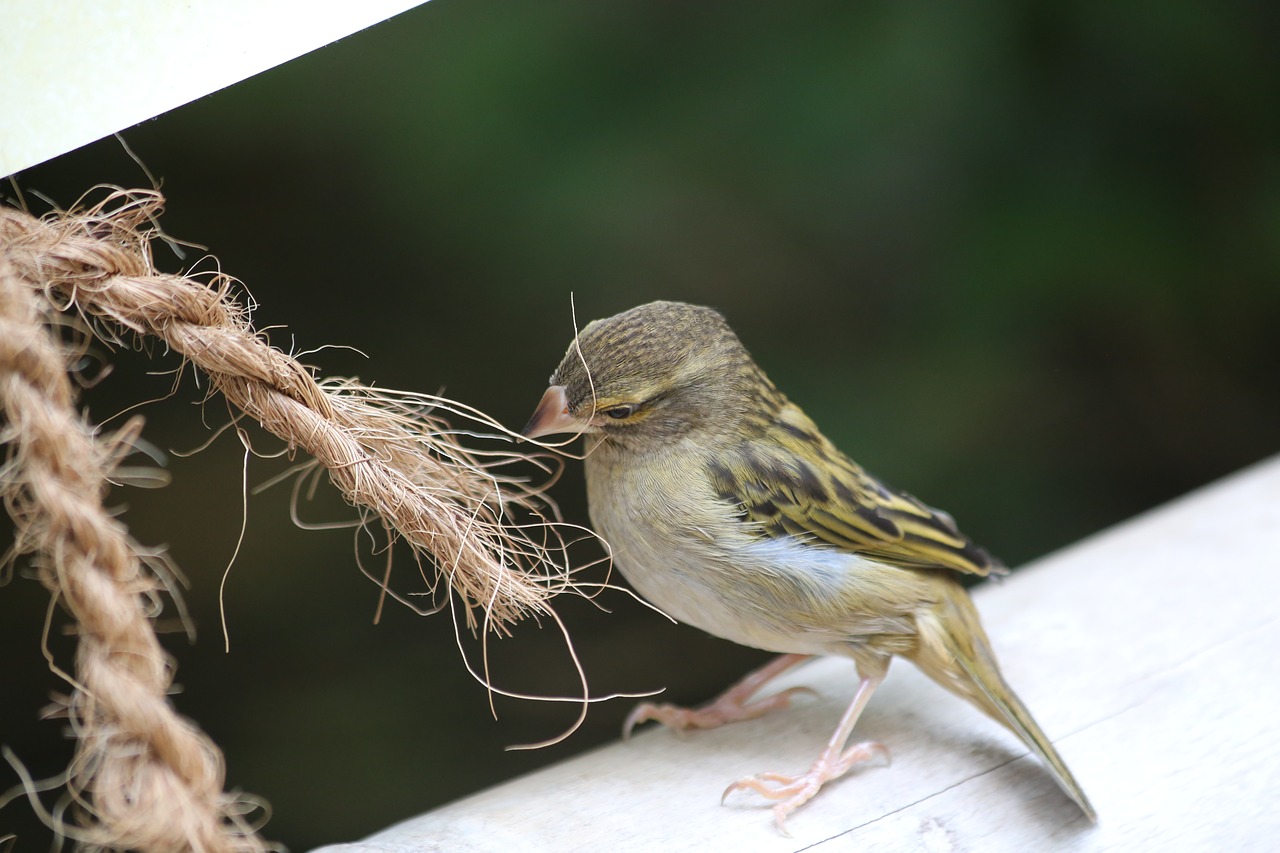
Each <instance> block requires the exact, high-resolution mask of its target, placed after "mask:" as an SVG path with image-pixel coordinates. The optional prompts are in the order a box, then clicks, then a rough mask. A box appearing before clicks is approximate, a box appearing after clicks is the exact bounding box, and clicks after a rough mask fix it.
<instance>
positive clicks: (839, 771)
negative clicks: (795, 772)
mask: <svg viewBox="0 0 1280 853" xmlns="http://www.w3.org/2000/svg"><path fill="white" fill-rule="evenodd" d="M876 757H879V758H882V759H884V762H885V763H886V764H888V762H889V750H888V748H887V747H885V745H884V744H882V743H876V742H875V741H865V742H863V743H858V744H854V745H853V746H851V747H849V748H848V749H846V750H844V752H836V751H834V750H830V749H828V750H824V751H823V753H822V755H821V756H819V757H818V760H817V761H815V762H814V763H813V766H812V767H810V768H809V770H808V772H806V773H804V774H802V775H800V776H787V775H785V774H782V773H757V774H756V775H754V776H748V777H746V778H744V779H739V780H738V781H737V782H734V783H733V784H732V785H730V786H729V787H728V788H725V789H724V795H723V796H722V797H721V798H720V799H721V802H723V801H724V799H725V798H727V797H728V796H729V795H730V794H732V793H733V792H734V791H740V790H743V789H746V788H750V789H751V790H752V791H755V792H756V793H757V794H760V795H761V796H762V797H765V798H766V799H770V800H780V802H779V803H778V804H777V805H775V806H774V807H773V819H774V822H775V823H776V824H777V825H778V831H779V832H781V833H782V834H783V835H787V834H788V833H787V826H786V824H787V817H788V815H790V814H791V813H792V812H793V811H795V810H796V809H798V808H800V807H801V806H802V805H804V804H805V803H807V802H809V800H811V799H813V797H814V795H815V794H817V793H818V791H819V790H821V789H822V786H823V785H824V784H825V783H827V782H830V781H831V780H832V779H839V778H840V777H841V776H843V775H844V774H845V773H848V772H849V770H851V769H852V768H853V767H854V766H856V765H858V764H861V763H863V762H864V761H869V760H870V759H872V758H876Z"/></svg>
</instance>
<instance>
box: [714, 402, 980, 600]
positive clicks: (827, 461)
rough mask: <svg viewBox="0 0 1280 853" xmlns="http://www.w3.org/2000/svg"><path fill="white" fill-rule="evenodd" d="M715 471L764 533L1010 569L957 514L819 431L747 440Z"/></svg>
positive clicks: (907, 558)
mask: <svg viewBox="0 0 1280 853" xmlns="http://www.w3.org/2000/svg"><path fill="white" fill-rule="evenodd" d="M806 420H807V419H806ZM806 438H808V437H806ZM709 473H710V476H711V479H712V482H713V483H714V485H715V488H716V491H717V492H718V494H719V496H720V497H721V498H723V499H724V500H726V501H729V502H731V503H733V504H735V505H737V506H739V507H740V511H741V512H743V513H744V515H745V517H746V518H747V519H748V520H750V521H753V522H755V523H756V524H758V526H759V530H760V533H761V535H764V536H772V537H782V536H795V537H799V538H802V539H807V540H810V541H814V542H819V543H825V544H828V545H833V546H835V547H838V548H842V549H845V550H847V551H851V552H854V553H857V554H861V555H864V556H867V557H872V558H874V559H876V560H881V561H883V562H886V563H892V564H895V565H900V566H907V567H912V568H945V569H952V570H955V571H958V572H963V573H965V574H972V575H981V576H985V575H988V574H992V573H997V574H1003V573H1004V571H1005V569H1004V566H1003V564H1001V563H1000V561H999V560H997V559H996V558H994V557H992V556H991V555H990V554H988V553H987V552H986V551H985V550H984V549H982V548H980V547H978V546H977V545H975V544H974V543H973V542H972V541H971V540H970V539H969V538H968V537H967V536H965V535H964V534H963V533H961V532H960V530H959V529H958V528H957V527H956V523H955V521H954V520H953V519H952V518H951V516H950V515H948V514H947V513H945V512H943V511H941V510H937V509H933V508H932V507H929V506H926V505H925V504H923V503H921V502H920V501H918V500H916V499H915V498H913V497H912V496H911V495H909V494H906V493H905V492H899V491H895V490H893V489H890V488H889V487H887V486H885V485H884V484H883V483H881V482H880V481H879V480H877V479H876V478H875V477H873V476H871V475H870V474H868V473H867V472H866V471H864V470H863V469H862V468H861V467H859V466H858V465H857V463H855V462H853V460H851V459H849V458H848V457H847V456H844V455H843V454H841V453H840V452H839V451H838V450H836V448H835V447H834V446H833V445H832V444H831V443H830V442H829V441H827V440H826V439H825V438H823V437H822V436H821V435H820V434H817V432H816V430H814V436H813V440H806V441H799V442H792V441H770V440H760V441H748V442H743V443H742V444H740V445H738V446H737V447H736V448H733V449H729V450H727V452H724V453H722V454H721V455H720V456H719V457H718V459H717V460H716V461H715V462H714V463H712V464H711V466H710V470H709Z"/></svg>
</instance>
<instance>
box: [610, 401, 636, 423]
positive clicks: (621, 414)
mask: <svg viewBox="0 0 1280 853" xmlns="http://www.w3.org/2000/svg"><path fill="white" fill-rule="evenodd" d="M635 410H636V407H635V406H632V405H630V404H628V405H625V406H610V407H609V408H607V409H605V410H604V413H605V415H607V416H608V417H610V418H613V419H614V420H615V421H620V420H622V419H623V418H629V417H631V415H632V413H633V412H635Z"/></svg>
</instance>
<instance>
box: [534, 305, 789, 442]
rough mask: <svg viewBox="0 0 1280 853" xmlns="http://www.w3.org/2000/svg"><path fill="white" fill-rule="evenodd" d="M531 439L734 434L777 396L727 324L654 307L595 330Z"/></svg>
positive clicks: (575, 349) (556, 383)
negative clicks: (732, 429)
mask: <svg viewBox="0 0 1280 853" xmlns="http://www.w3.org/2000/svg"><path fill="white" fill-rule="evenodd" d="M550 385H551V387H550V388H548V389H547V391H546V393H545V394H543V397H542V401H541V402H540V403H539V404H538V408H537V410H536V411H535V412H534V413H533V417H532V418H531V419H530V421H529V424H528V425H527V426H526V427H525V428H524V435H525V436H526V437H528V438H540V437H542V436H547V435H553V434H556V433H573V432H592V433H603V434H604V435H605V437H606V438H611V439H616V440H618V441H619V442H620V443H625V444H638V443H643V442H645V441H651V440H671V439H673V438H676V437H678V436H680V435H683V434H685V433H687V432H689V431H690V430H692V429H699V428H704V429H705V428H712V427H718V428H723V427H725V426H727V425H731V424H732V423H734V422H735V420H736V419H738V418H739V417H740V416H741V415H742V413H743V412H745V411H749V410H750V408H751V404H752V402H753V401H756V402H755V405H756V406H757V407H758V406H759V402H758V400H759V399H760V397H761V395H762V394H763V393H765V392H771V393H772V394H775V395H776V391H773V388H772V385H770V384H769V382H768V380H767V379H765V377H764V375H763V374H762V373H761V372H760V370H759V368H757V367H756V366H755V363H754V362H752V360H751V356H750V355H748V353H747V351H746V349H745V348H744V347H743V346H742V344H741V342H740V341H739V340H738V337H737V335H735V334H734V333H733V330H732V329H730V328H729V325H728V324H727V323H726V322H725V320H724V318H723V317H722V316H720V314H719V313H718V312H716V311H714V310H712V309H710V308H701V307H698V306H696V305H686V304H685V303H682V302H650V303H649V304H647V305H641V306H640V307H638V308H632V309H631V310H630V311H624V312H623V313H621V314H617V315H615V316H613V317H609V318H606V319H604V320H596V321H594V322H592V323H590V324H589V325H588V326H587V327H586V328H584V329H583V330H582V332H581V333H580V334H579V335H578V337H577V338H576V339H575V340H574V341H573V343H572V344H570V346H569V350H568V352H566V353H565V356H564V359H563V360H562V361H561V362H560V366H559V367H557V368H556V371H555V373H553V374H552V375H551V382H550Z"/></svg>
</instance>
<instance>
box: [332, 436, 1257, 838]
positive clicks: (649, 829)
mask: <svg viewBox="0 0 1280 853" xmlns="http://www.w3.org/2000/svg"><path fill="white" fill-rule="evenodd" d="M976 598H977V601H978V606H979V609H980V610H981V611H982V614H983V617H984V621H985V623H986V625H987V629H988V631H989V633H990V634H991V637H992V641H993V642H994V643H995V646H996V650H997V652H998V653H999V655H1000V657H1001V660H1002V662H1003V666H1004V671H1005V674H1006V676H1007V677H1008V679H1009V681H1010V682H1011V683H1012V684H1013V685H1014V687H1015V689H1016V690H1017V691H1018V692H1019V694H1020V695H1021V696H1022V697H1023V699H1024V700H1025V701H1026V702H1027V704H1028V705H1029V706H1030V707H1031V709H1032V711H1033V712H1034V713H1035V715H1036V717H1037V719H1039V721H1040V723H1041V725H1042V726H1043V727H1044V729H1045V731H1047V732H1048V733H1049V736H1050V737H1051V738H1052V739H1053V740H1054V742H1055V743H1056V744H1057V745H1058V748H1059V749H1060V751H1061V752H1062V754H1063V756H1064V758H1065V759H1066V761H1067V763H1068V764H1069V765H1070V767H1071V768H1072V770H1073V771H1074V772H1075V774H1076V776H1077V778H1078V779H1079V780H1080V782H1081V784H1082V785H1083V786H1084V789H1085V791H1086V792H1087V793H1088V795H1089V797H1090V798H1091V799H1092V800H1093V803H1094V805H1095V806H1096V807H1097V809H1098V813H1099V815H1100V823H1099V825H1098V826H1096V827H1093V826H1090V825H1089V824H1088V823H1087V822H1086V821H1085V820H1084V819H1083V818H1082V817H1081V816H1080V814H1079V812H1078V810H1077V809H1076V807H1075V805H1073V804H1072V803H1071V802H1070V801H1069V800H1068V799H1067V798H1066V796H1064V795H1063V794H1061V793H1059V791H1058V790H1057V788H1056V787H1055V786H1054V784H1053V782H1052V781H1051V780H1050V778H1049V776H1048V774H1047V773H1046V772H1045V771H1044V770H1043V769H1042V768H1041V767H1040V766H1039V764H1037V763H1036V761H1035V760H1034V759H1033V758H1031V757H1030V756H1028V755H1027V753H1026V750H1025V749H1023V748H1022V747H1021V746H1020V745H1019V744H1018V743H1017V741H1016V740H1015V739H1014V738H1013V737H1012V736H1011V735H1008V734H1007V733H1005V732H1004V731H1003V730H1002V729H1001V728H999V727H998V726H996V725H995V724H994V723H992V722H991V721H989V720H987V719H986V718H984V717H983V716H981V715H980V714H979V713H978V712H977V711H974V710H972V709H970V708H969V707H968V706H967V705H965V704H964V703H963V702H962V701H961V700H959V699H955V698H953V697H952V696H951V695H950V694H947V693H945V692H944V691H943V690H941V689H940V688H938V687H936V686H935V685H933V684H932V683H930V682H929V681H928V680H927V679H926V678H925V677H924V676H922V675H920V674H919V673H918V672H917V671H916V670H915V669H914V668H913V667H912V666H911V665H910V664H908V663H905V662H901V661H900V662H898V663H897V664H895V666H894V667H893V669H892V670H891V671H890V675H889V679H888V681H887V682H886V683H885V684H884V686H883V687H882V688H881V689H880V690H879V691H878V692H877V693H876V695H875V697H874V698H873V699H872V702H871V705H870V706H869V707H868V709H867V711H866V713H865V714H864V715H863V718H862V721H861V722H860V723H859V726H858V730H857V732H856V733H855V737H861V738H870V739H875V740H880V741H883V742H884V743H886V744H887V745H888V746H889V747H890V750H891V751H892V754H893V765H892V766H891V767H888V768H881V767H871V768H867V769H864V770H862V771H857V772H854V773H853V774H852V775H850V776H848V777H846V778H845V779H842V780H840V781H838V782H836V783H833V784H830V785H828V786H827V788H826V789H825V790H823V792H822V793H821V794H820V795H819V796H818V797H817V798H816V799H815V800H813V801H812V802H811V803H809V804H808V805H807V806H805V807H804V808H802V809H801V810H800V811H798V812H797V813H795V814H794V815H793V816H792V818H791V820H790V823H789V824H788V828H789V830H790V831H791V833H792V837H790V838H787V837H784V836H782V835H780V834H778V832H777V831H776V830H775V829H774V827H773V823H772V815H771V813H770V812H769V811H768V809H767V808H765V807H763V806H762V805H761V801H760V800H758V799H754V798H752V797H750V796H748V795H745V794H738V795H735V796H734V797H733V798H731V799H730V801H729V802H728V803H727V804H726V805H725V806H721V805H720V802H719V800H720V792H721V791H722V790H723V789H724V787H725V785H727V784H728V783H729V782H731V781H733V780H734V779H736V778H738V777H740V776H744V775H748V774H751V773H754V772H757V771H761V770H782V771H790V770H800V769H803V768H804V767H807V766H808V764H809V762H810V761H812V759H813V758H814V757H815V756H816V755H817V752H818V750H819V749H820V748H821V746H822V744H823V743H824V742H825V740H826V738H827V736H828V735H829V734H830V731H831V729H832V728H833V727H834V726H835V723H836V720H837V718H838V717H839V715H840V712H841V710H842V709H843V708H844V706H845V703H846V702H847V701H848V699H849V697H850V696H851V695H852V691H853V686H854V676H853V668H852V664H850V663H848V662H846V661H839V660H822V661H817V662H814V663H811V664H808V665H806V666H803V667H801V668H799V669H797V670H796V671H795V672H794V673H792V674H790V675H789V676H788V677H786V678H785V679H780V680H779V686H780V687H786V686H790V685H792V684H806V685H809V686H811V687H813V688H815V689H817V690H818V691H819V695H818V696H817V697H812V698H805V697H801V698H800V699H798V700H797V702H796V704H795V706H793V707H792V708H791V709H790V710H786V711H782V712H778V713H775V714H771V715H769V716H766V717H764V718H762V719H759V720H754V721H750V722H745V723H739V724H736V725H732V726H726V727H725V728H723V729H719V730H716V731H709V732H699V733H695V734H692V735H689V736H687V737H683V738H681V737H677V736H676V735H674V734H672V733H671V732H668V731H665V730H645V731H643V732H641V733H639V734H638V735H637V736H636V737H634V738H633V739H632V740H631V741H630V742H627V743H616V744H613V745H611V746H607V747H604V748H601V749H598V750H596V751H594V752H591V753H588V754H586V755H583V756H580V757H578V758H576V759H573V760H570V761H567V762H565V763H563V764H560V765H556V766H553V767H550V768H546V769H544V770H540V771H538V772H535V773H532V774H529V775H528V776H525V777H522V778H519V779H516V780H514V781H512V782H509V783H507V784H504V785H501V786H499V787H497V788H493V789H491V790H488V791H484V792H482V793H479V794H476V795H474V796H471V797H467V798H466V799H463V800H460V801H458V802H456V803H453V804H451V805H448V806H445V807H443V808H440V809H437V810H435V811H433V812H429V813H427V814H424V815H421V816H419V817H416V818H413V819H410V820H407V821H405V822H403V823H401V824H399V825H397V826H394V827H391V828H390V829H387V830H385V831H383V832H380V833H378V834H377V835H374V836H372V837H370V838H367V839H365V840H364V841H360V842H356V843H353V844H341V845H333V846H329V847H325V848H322V849H323V850H324V851H328V853H409V852H410V851H434V850H441V851H445V850H447V851H476V850H501V851H563V850H663V851H668V850H735V849H736V850H749V851H756V850H760V851H797V850H823V851H827V850H830V851H836V850H860V851H861V850H894V851H897V850H927V851H948V850H983V851H986V850H1011V851H1013V850H1016V851H1027V850H1049V849H1052V850H1072V851H1076V850H1125V851H1130V850H1159V851H1180V850H1196V851H1200V850H1232V851H1240V850H1275V849H1280V846H1276V845H1280V841H1278V840H1277V839H1280V617H1278V615H1277V614H1278V613H1280V457H1276V458H1273V459H1271V460H1269V461H1267V462H1264V463H1261V464H1259V465H1257V466H1255V467H1253V468H1251V469H1249V470H1247V471H1245V472H1243V473H1241V474H1238V475H1235V476H1233V477H1230V478H1228V479H1226V480H1224V481H1222V482H1220V483H1217V484H1215V485H1213V486H1210V487H1208V488H1205V489H1203V490H1201V491H1198V492H1195V493H1193V494H1191V495H1189V496H1187V497H1184V498H1182V499H1180V500H1177V501H1175V502H1173V503H1172V504H1169V505H1168V506H1165V507H1162V508H1160V509H1158V510H1155V511H1153V512H1150V513H1147V514H1145V515H1143V516H1140V517H1139V518H1136V519H1134V520H1132V521H1129V522H1126V523H1124V524H1122V525H1120V526H1118V527H1116V528H1114V529H1112V530H1109V531H1107V532H1105V533H1102V534H1100V535H1097V536H1094V537H1092V538H1090V539H1088V540H1086V541H1085V542H1082V543H1080V544H1078V545H1075V546H1073V547H1070V548H1067V549H1065V550H1063V551H1061V552H1059V553H1056V554H1053V555H1051V556H1049V557H1046V558H1044V559H1042V560H1038V561H1037V562H1036V563H1035V565H1033V566H1029V567H1027V568H1026V569H1024V570H1022V571H1019V572H1017V573H1016V574H1015V575H1014V576H1013V577H1011V578H1009V579H1008V580H1006V581H1005V582H1003V583H999V584H988V585H986V586H984V587H982V588H981V589H979V590H977V593H976Z"/></svg>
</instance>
